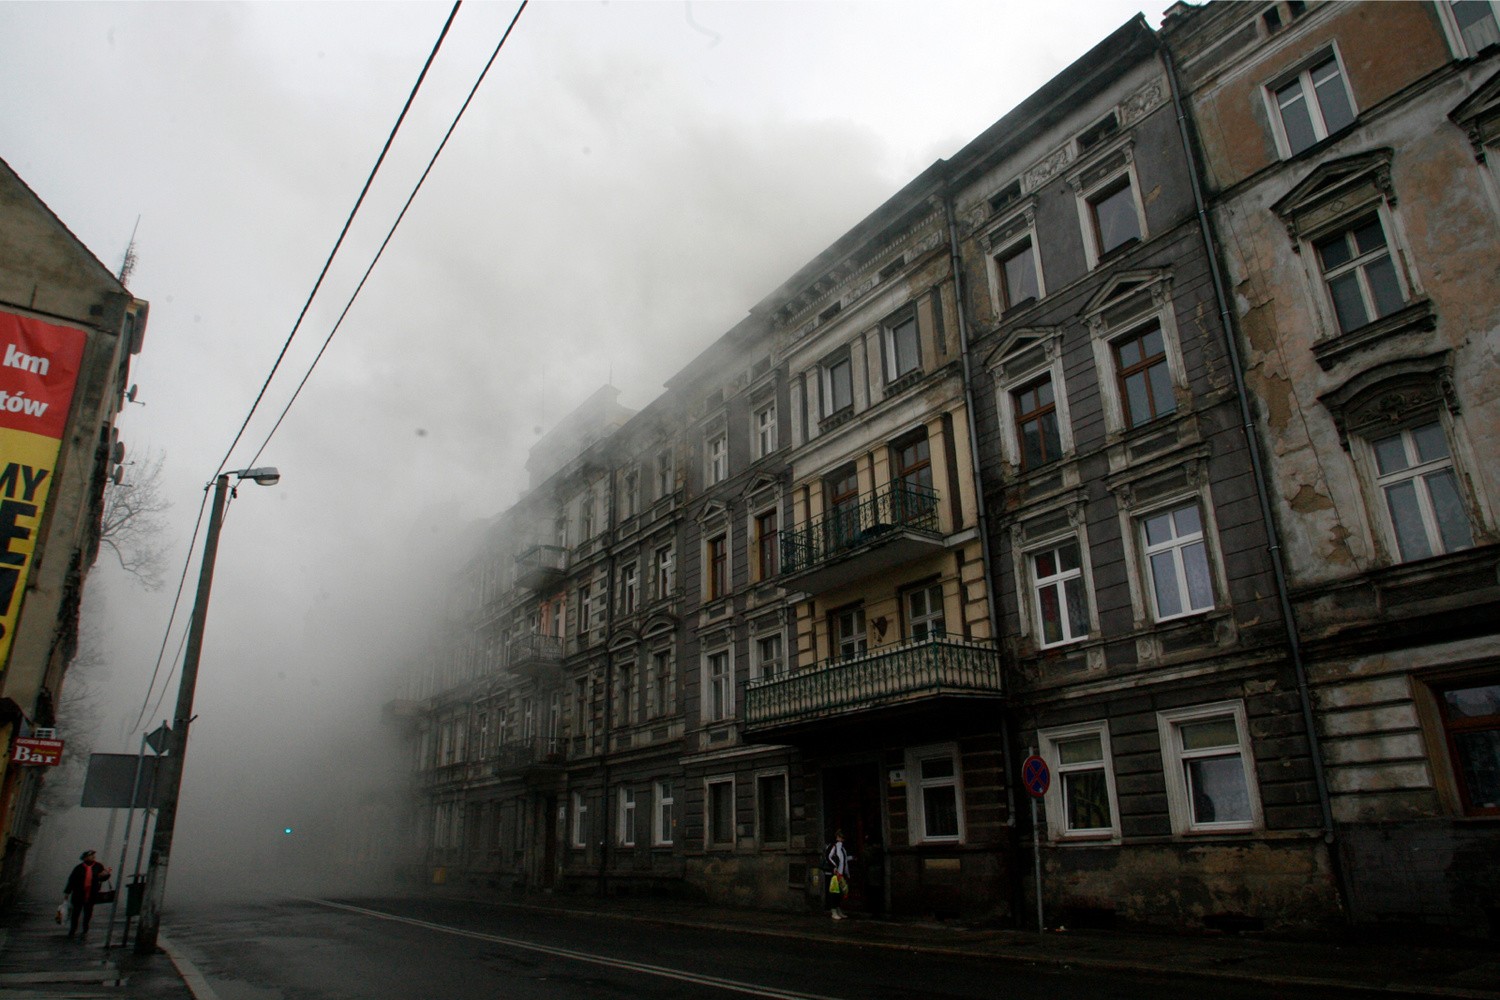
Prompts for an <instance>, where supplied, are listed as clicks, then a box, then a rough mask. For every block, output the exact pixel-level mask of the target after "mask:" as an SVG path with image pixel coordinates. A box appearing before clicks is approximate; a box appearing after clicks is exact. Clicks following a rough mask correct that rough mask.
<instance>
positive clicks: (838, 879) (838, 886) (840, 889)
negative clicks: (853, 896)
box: [828, 875, 849, 896]
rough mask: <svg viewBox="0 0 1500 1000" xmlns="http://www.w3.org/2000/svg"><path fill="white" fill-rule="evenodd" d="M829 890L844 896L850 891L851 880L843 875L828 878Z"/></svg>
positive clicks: (836, 894)
mask: <svg viewBox="0 0 1500 1000" xmlns="http://www.w3.org/2000/svg"><path fill="white" fill-rule="evenodd" d="M828 891H829V892H830V893H831V894H833V895H835V896H842V895H843V894H844V893H846V892H848V891H849V880H848V879H846V878H844V876H842V875H835V876H833V877H832V878H830V879H829V880H828Z"/></svg>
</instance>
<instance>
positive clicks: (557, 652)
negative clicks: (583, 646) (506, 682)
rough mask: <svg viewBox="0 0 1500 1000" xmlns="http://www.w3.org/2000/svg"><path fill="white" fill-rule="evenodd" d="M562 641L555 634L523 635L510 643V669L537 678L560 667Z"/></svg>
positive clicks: (546, 675) (548, 675) (521, 675)
mask: <svg viewBox="0 0 1500 1000" xmlns="http://www.w3.org/2000/svg"><path fill="white" fill-rule="evenodd" d="M562 662H563V641H562V639H561V638H559V637H557V636H555V635H525V636H522V637H521V638H519V639H517V640H516V641H515V642H512V643H511V644H510V670H511V673H513V674H515V675H517V676H519V677H529V678H531V679H533V680H537V679H540V678H543V677H550V676H552V675H554V674H556V673H557V671H558V670H560V669H561V668H562Z"/></svg>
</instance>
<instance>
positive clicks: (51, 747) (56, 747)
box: [10, 736, 63, 767]
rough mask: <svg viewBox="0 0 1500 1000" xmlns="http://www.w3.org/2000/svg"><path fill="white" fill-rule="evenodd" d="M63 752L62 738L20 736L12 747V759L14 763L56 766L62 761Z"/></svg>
mask: <svg viewBox="0 0 1500 1000" xmlns="http://www.w3.org/2000/svg"><path fill="white" fill-rule="evenodd" d="M62 753H63V741H62V740H43V739H38V738H36V737H35V736H18V737H16V742H15V744H14V745H13V746H12V747H11V749H10V759H11V762H12V763H14V764H46V765H48V766H49V767H55V766H57V765H58V764H61V763H62Z"/></svg>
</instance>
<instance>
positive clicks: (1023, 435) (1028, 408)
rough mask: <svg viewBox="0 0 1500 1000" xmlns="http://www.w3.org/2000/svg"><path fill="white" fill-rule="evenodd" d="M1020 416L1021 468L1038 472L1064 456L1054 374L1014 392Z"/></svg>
mask: <svg viewBox="0 0 1500 1000" xmlns="http://www.w3.org/2000/svg"><path fill="white" fill-rule="evenodd" d="M1010 395H1011V401H1012V403H1013V405H1014V407H1015V413H1016V438H1017V442H1018V444H1019V447H1020V454H1021V468H1023V469H1037V468H1041V467H1042V466H1043V465H1046V464H1047V463H1048V462H1052V461H1056V460H1057V459H1058V458H1059V457H1061V456H1062V438H1061V436H1060V435H1059V434H1058V425H1057V397H1056V395H1055V393H1054V392H1053V390H1052V375H1051V373H1050V372H1049V373H1048V374H1046V375H1043V376H1042V377H1041V378H1039V379H1036V380H1035V381H1033V382H1031V383H1029V384H1027V385H1024V386H1022V387H1021V388H1019V389H1016V390H1013V391H1012V392H1011V394H1010Z"/></svg>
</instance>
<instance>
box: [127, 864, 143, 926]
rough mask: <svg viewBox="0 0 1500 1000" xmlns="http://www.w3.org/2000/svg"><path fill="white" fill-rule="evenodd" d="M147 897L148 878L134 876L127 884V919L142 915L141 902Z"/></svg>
mask: <svg viewBox="0 0 1500 1000" xmlns="http://www.w3.org/2000/svg"><path fill="white" fill-rule="evenodd" d="M145 895H146V876H144V875H136V876H133V877H132V878H131V879H130V881H129V882H127V883H125V919H126V920H129V919H130V918H131V917H138V916H140V915H141V900H142V899H144V898H145Z"/></svg>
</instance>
